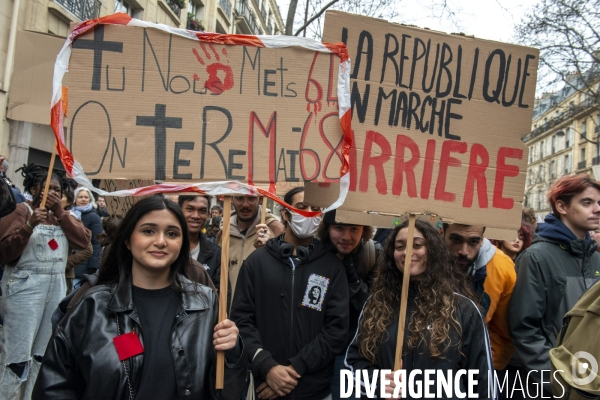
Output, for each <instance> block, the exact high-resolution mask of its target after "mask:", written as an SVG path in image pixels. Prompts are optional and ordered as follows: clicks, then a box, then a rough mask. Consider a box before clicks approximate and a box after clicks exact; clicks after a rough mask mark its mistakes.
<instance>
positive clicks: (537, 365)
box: [508, 214, 600, 393]
mask: <svg viewBox="0 0 600 400" xmlns="http://www.w3.org/2000/svg"><path fill="white" fill-rule="evenodd" d="M538 231H539V233H538V234H537V235H535V236H534V238H533V244H532V245H531V247H529V248H528V249H527V250H525V251H524V252H523V253H521V255H520V256H519V257H518V258H517V260H516V263H515V266H516V268H517V283H516V285H515V290H514V291H513V294H512V297H511V299H510V308H509V313H508V323H509V327H510V333H511V339H512V342H513V346H514V348H515V350H516V353H517V355H518V356H519V358H520V359H521V362H522V364H523V367H525V368H526V369H527V370H528V371H537V372H536V373H532V374H531V377H530V379H529V380H530V381H531V380H535V382H536V383H538V384H541V383H542V382H541V381H542V375H541V373H540V372H539V371H542V370H550V355H549V351H550V349H551V348H552V347H554V346H555V344H556V338H557V336H558V333H559V331H560V329H561V327H562V324H563V317H564V315H565V314H566V313H567V311H569V310H571V308H573V306H574V305H575V303H577V300H579V298H580V297H581V295H582V294H583V293H585V291H586V290H587V289H589V288H590V287H591V286H592V285H593V284H594V281H595V280H596V279H597V278H598V277H600V254H598V253H597V252H596V247H597V246H598V244H597V243H596V242H595V241H593V240H591V239H590V238H589V235H588V236H587V237H586V238H585V239H577V238H576V237H575V235H573V233H572V232H571V231H570V230H569V229H568V228H567V227H566V226H565V225H564V224H563V223H562V222H561V221H560V220H559V219H558V218H556V217H554V216H553V215H552V214H549V215H548V216H546V219H545V223H544V224H540V227H539V229H538ZM544 379H545V380H544V384H543V387H544V390H546V392H547V393H551V389H550V382H549V379H548V374H546V376H545V377H544Z"/></svg>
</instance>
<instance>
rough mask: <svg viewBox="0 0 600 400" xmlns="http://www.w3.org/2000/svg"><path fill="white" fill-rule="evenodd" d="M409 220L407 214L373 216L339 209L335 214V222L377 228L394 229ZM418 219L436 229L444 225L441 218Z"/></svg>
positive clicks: (419, 216) (430, 216)
mask: <svg viewBox="0 0 600 400" xmlns="http://www.w3.org/2000/svg"><path fill="white" fill-rule="evenodd" d="M407 219H408V218H407V216H406V215H405V214H404V215H386V214H373V213H366V212H362V211H352V210H343V209H337V210H336V213H335V220H336V221H337V222H339V223H347V224H356V225H364V226H372V227H375V228H390V229H393V228H394V227H396V226H398V225H400V224H402V223H404V222H405V221H406V220H407ZM417 219H418V220H422V221H425V222H428V223H430V224H431V225H432V226H433V227H435V228H436V229H441V227H442V224H443V222H442V220H441V219H440V218H439V217H436V216H432V215H417Z"/></svg>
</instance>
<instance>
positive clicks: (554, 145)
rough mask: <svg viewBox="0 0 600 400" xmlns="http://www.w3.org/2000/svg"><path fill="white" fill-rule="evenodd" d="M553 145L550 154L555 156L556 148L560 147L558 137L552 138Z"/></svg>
mask: <svg viewBox="0 0 600 400" xmlns="http://www.w3.org/2000/svg"><path fill="white" fill-rule="evenodd" d="M551 145H552V153H550V154H554V153H556V148H557V147H558V136H556V135H554V136H552V142H551Z"/></svg>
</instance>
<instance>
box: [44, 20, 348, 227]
mask: <svg viewBox="0 0 600 400" xmlns="http://www.w3.org/2000/svg"><path fill="white" fill-rule="evenodd" d="M98 24H112V25H126V26H136V27H144V28H154V29H160V30H162V31H165V32H168V33H171V34H173V35H177V36H181V37H185V38H188V39H192V40H197V41H201V42H209V43H214V44H227V45H243V46H252V47H264V48H271V49H274V48H284V47H292V46H296V47H303V48H306V49H309V50H313V51H319V52H323V53H333V54H336V55H337V56H338V57H339V58H340V65H339V68H338V84H337V93H338V106H339V118H340V125H341V127H342V132H343V135H344V138H343V144H342V167H341V171H340V193H339V196H338V199H337V200H336V201H335V202H334V203H333V204H331V205H330V206H329V207H327V208H326V209H325V210H324V211H323V212H326V211H329V210H334V209H336V208H338V207H339V206H341V205H342V203H343V202H344V199H345V198H346V194H347V193H348V189H349V186H350V174H349V172H350V148H351V146H352V133H351V115H350V58H349V56H348V51H347V50H346V46H345V45H344V44H343V43H322V42H317V41H315V40H312V39H307V38H303V37H296V36H283V35H277V36H269V35H264V36H262V35H261V36H255V35H230V34H220V33H207V32H196V31H188V30H185V29H179V28H174V27H172V26H168V25H163V24H154V23H151V22H147V21H141V20H137V19H134V18H131V17H130V16H129V15H127V14H124V13H116V14H113V15H108V16H105V17H101V18H97V19H93V20H88V21H84V22H81V23H80V24H78V25H77V26H76V27H75V28H74V29H73V31H72V32H71V34H70V35H69V36H68V37H67V40H66V41H65V44H64V45H63V47H62V49H61V51H60V53H59V54H58V56H57V57H56V64H55V65H54V78H53V82H52V103H51V112H50V113H51V114H50V116H51V117H50V119H51V122H50V124H51V126H52V130H53V131H54V136H55V138H56V146H57V148H56V149H57V154H58V156H59V157H60V159H61V161H62V163H63V165H64V167H65V169H66V170H67V172H68V173H69V175H70V176H71V177H73V179H75V181H77V183H79V184H80V185H82V186H85V187H87V188H89V189H90V190H94V191H95V192H97V193H99V194H100V195H103V196H145V195H150V194H156V193H178V192H190V193H202V194H207V195H211V196H217V195H235V194H237V195H244V194H247V195H257V194H260V195H264V196H267V197H269V198H271V199H273V200H274V201H275V202H277V203H279V204H281V205H282V206H284V207H286V208H291V209H292V210H294V211H295V212H297V213H299V214H302V215H304V216H307V217H310V216H316V215H319V214H320V213H318V212H307V211H303V210H298V209H295V208H292V207H290V206H289V205H288V204H286V203H284V202H283V201H282V200H281V199H279V198H278V197H277V196H276V195H275V194H273V193H271V192H269V191H267V190H264V189H261V188H258V187H255V186H251V185H247V184H243V183H240V182H237V181H223V182H210V183H190V184H182V183H176V184H175V183H161V184H156V185H152V186H146V187H141V188H136V189H127V190H119V191H115V192H106V191H104V190H100V189H98V188H95V187H93V185H92V182H91V181H90V180H89V179H88V177H87V176H86V174H85V173H84V171H83V168H82V166H81V164H79V163H78V162H77V160H75V158H74V157H73V154H71V152H70V151H69V150H68V149H67V147H66V146H65V141H64V136H63V129H62V126H63V101H62V100H63V99H62V80H63V76H64V74H65V73H66V72H67V70H68V68H69V59H70V58H71V48H72V44H73V41H74V40H75V38H77V37H78V36H80V35H82V34H84V33H85V32H88V31H89V30H91V29H93V28H94V27H95V26H96V25H98Z"/></svg>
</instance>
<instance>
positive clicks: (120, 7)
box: [115, 0, 144, 19]
mask: <svg viewBox="0 0 600 400" xmlns="http://www.w3.org/2000/svg"><path fill="white" fill-rule="evenodd" d="M115 12H122V13H125V14H127V15H129V16H130V17H131V18H137V19H142V18H143V13H144V10H143V9H142V8H137V7H135V5H134V4H133V3H132V2H128V1H127V0H115Z"/></svg>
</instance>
